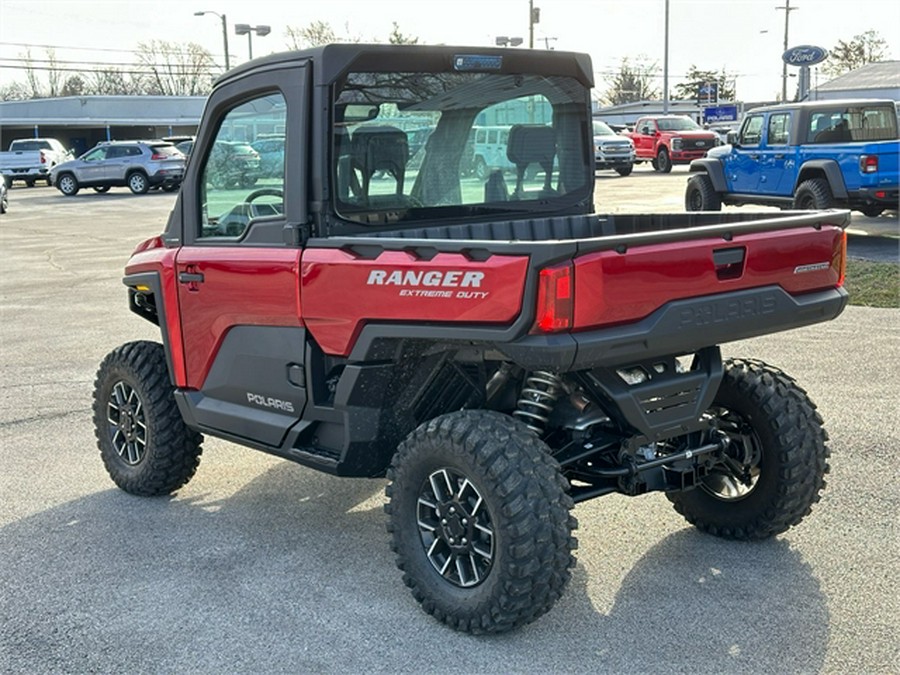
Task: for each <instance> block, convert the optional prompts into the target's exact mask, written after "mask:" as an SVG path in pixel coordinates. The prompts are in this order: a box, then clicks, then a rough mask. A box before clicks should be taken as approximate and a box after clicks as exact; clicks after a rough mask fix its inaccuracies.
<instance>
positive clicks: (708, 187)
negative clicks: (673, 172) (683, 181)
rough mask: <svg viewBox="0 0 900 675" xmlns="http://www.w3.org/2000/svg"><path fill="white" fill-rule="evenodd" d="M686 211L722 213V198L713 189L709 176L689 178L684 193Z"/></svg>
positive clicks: (698, 175)
mask: <svg viewBox="0 0 900 675" xmlns="http://www.w3.org/2000/svg"><path fill="white" fill-rule="evenodd" d="M684 209H685V211H721V210H722V198H721V197H720V196H719V193H718V192H716V188H715V187H713V183H712V180H711V179H710V177H709V174H706V173H698V174H695V175H693V176H691V177H690V178H688V182H687V188H685V191H684Z"/></svg>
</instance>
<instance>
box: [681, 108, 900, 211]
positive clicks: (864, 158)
mask: <svg viewBox="0 0 900 675" xmlns="http://www.w3.org/2000/svg"><path fill="white" fill-rule="evenodd" d="M898 138H900V133H898V122H897V113H896V109H895V105H894V102H893V101H889V100H882V99H869V100H862V99H860V100H844V101H833V100H832V101H812V102H806V103H786V104H780V105H775V106H768V107H764V108H756V109H754V110H751V111H749V112H748V113H747V114H746V116H745V117H744V123H743V126H742V127H741V131H740V133H738V134H732V140H733V143H731V144H730V145H725V146H722V147H718V148H715V149H713V150H711V151H710V153H709V155H708V156H707V157H706V158H704V159H700V160H697V161H695V162H692V163H691V168H690V171H691V173H692V174H693V175H692V176H691V178H690V180H689V181H688V184H687V188H686V191H685V208H686V209H687V210H688V211H718V210H720V209H721V208H722V205H723V204H731V205H741V204H764V205H767V206H780V207H782V208H793V209H802V210H807V209H830V208H845V209H855V210H857V211H860V212H862V213H863V214H865V215H867V216H870V217H871V216H878V215H880V214H881V213H882V212H883V211H885V210H887V209H892V210H896V209H897V208H898V194H900V180H898V177H900V155H898Z"/></svg>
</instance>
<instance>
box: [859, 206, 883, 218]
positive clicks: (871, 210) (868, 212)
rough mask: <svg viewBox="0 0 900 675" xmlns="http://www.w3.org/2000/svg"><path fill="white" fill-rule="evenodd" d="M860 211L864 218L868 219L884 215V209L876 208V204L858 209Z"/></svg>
mask: <svg viewBox="0 0 900 675" xmlns="http://www.w3.org/2000/svg"><path fill="white" fill-rule="evenodd" d="M860 211H861V212H862V214H863V215H864V216H868V217H869V218H877V217H878V216H880V215H881V214H882V213H884V211H885V209H884V207H883V206H878V205H877V204H866V205H865V206H863V207H862V208H861V209H860Z"/></svg>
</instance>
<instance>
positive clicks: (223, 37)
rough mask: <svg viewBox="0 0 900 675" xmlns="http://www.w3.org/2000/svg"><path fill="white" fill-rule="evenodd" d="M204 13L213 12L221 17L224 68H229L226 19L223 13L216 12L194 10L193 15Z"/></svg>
mask: <svg viewBox="0 0 900 675" xmlns="http://www.w3.org/2000/svg"><path fill="white" fill-rule="evenodd" d="M204 14H215V15H216V16H217V17H219V18H220V19H222V42H223V43H224V45H225V70H226V71H227V70H231V63H229V61H228V19H226V18H225V15H224V14H219V13H218V12H210V11H203V12H194V16H203V15H204Z"/></svg>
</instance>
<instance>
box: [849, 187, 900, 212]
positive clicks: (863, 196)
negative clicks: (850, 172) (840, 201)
mask: <svg viewBox="0 0 900 675" xmlns="http://www.w3.org/2000/svg"><path fill="white" fill-rule="evenodd" d="M850 198H851V199H855V200H857V201H860V202H864V203H867V204H879V205H882V206H886V207H893V208H897V205H898V202H900V187H898V186H897V185H888V186H879V187H873V188H868V187H866V188H860V189H859V190H858V191H857V192H856V193H855V194H851V195H850Z"/></svg>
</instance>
